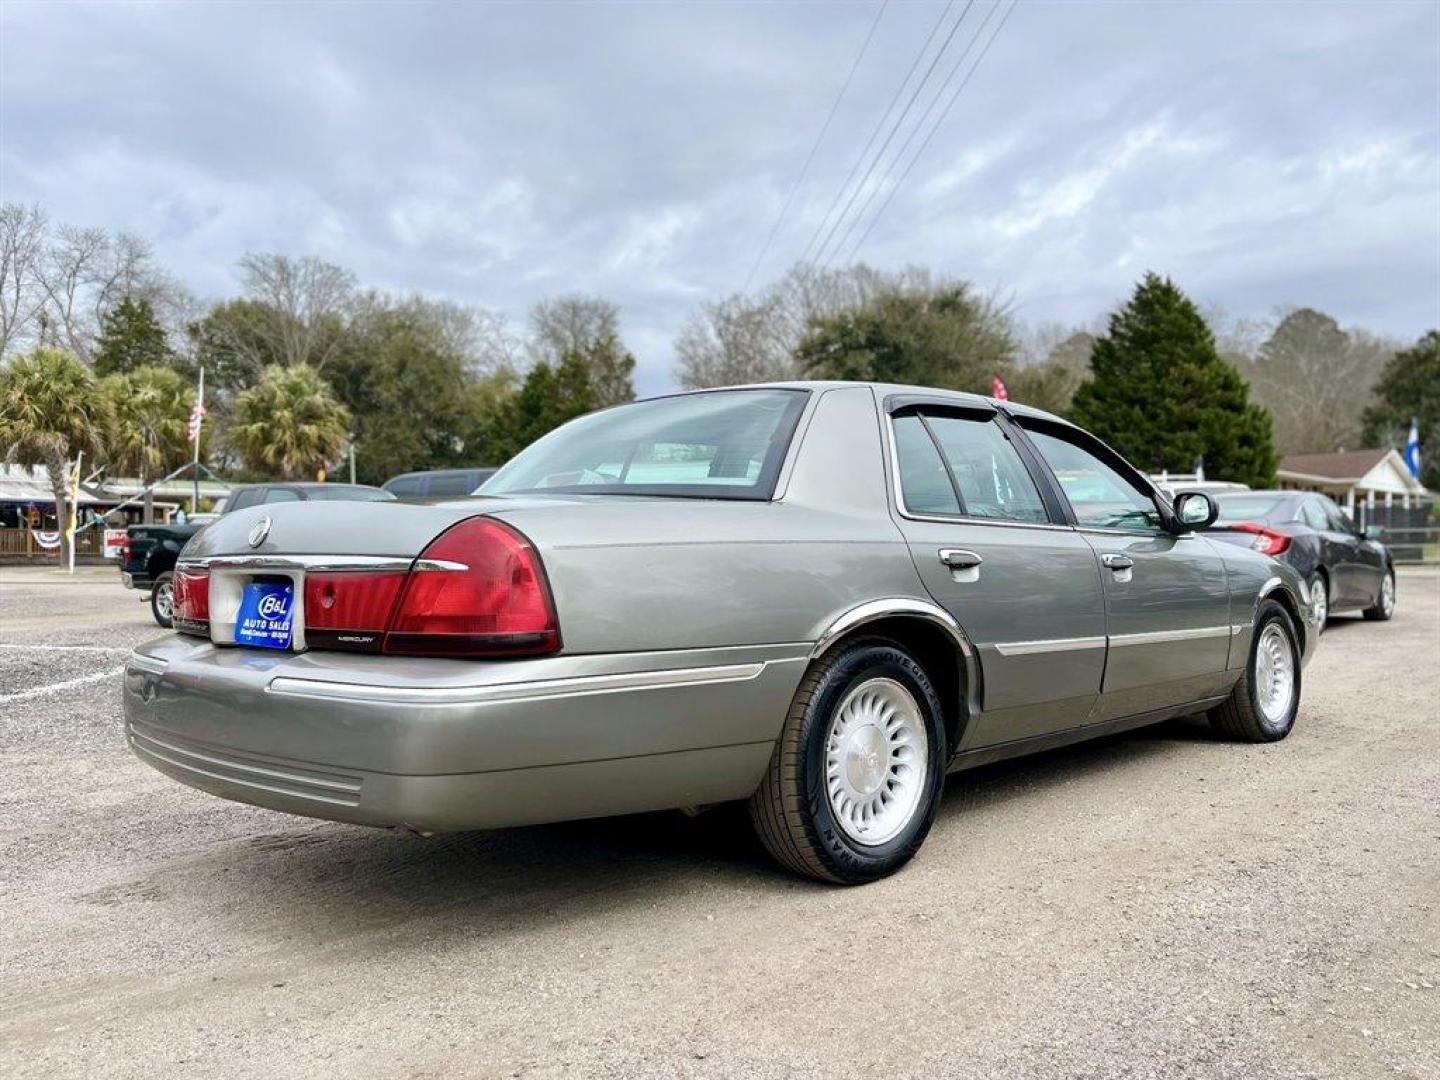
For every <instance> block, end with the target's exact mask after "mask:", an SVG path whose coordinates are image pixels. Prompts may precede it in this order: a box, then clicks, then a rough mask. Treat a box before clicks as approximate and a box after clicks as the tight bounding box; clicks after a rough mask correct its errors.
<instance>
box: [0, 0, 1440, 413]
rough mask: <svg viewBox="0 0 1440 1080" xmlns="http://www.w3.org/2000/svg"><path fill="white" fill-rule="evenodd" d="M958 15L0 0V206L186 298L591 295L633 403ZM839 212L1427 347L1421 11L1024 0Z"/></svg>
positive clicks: (1057, 288) (930, 247)
mask: <svg viewBox="0 0 1440 1080" xmlns="http://www.w3.org/2000/svg"><path fill="white" fill-rule="evenodd" d="M965 7H966V5H965V3H964V0H957V2H956V3H955V4H954V5H953V6H952V7H951V8H950V9H949V11H948V13H947V12H946V5H945V4H944V3H943V2H936V3H931V2H925V3H918V2H914V3H904V2H901V0H892V2H891V3H889V4H888V6H886V7H885V9H884V11H883V13H881V14H880V18H879V21H878V23H877V22H876V16H877V13H879V12H880V4H879V3H878V2H871V0H867V2H863V3H687V4H678V3H676V4H661V3H594V4H579V3H557V4H539V3H533V4H484V5H482V4H468V5H465V4H458V3H456V4H435V5H428V4H415V3H383V2H372V3H323V4H322V3H290V4H286V3H266V4H244V3H221V2H213V3H203V4H179V3H162V4H145V5H136V6H131V5H127V4H121V3H104V4H80V3H63V2H58V3H56V2H52V3H43V4H37V3H31V2H26V0H0V92H3V96H0V121H3V130H0V197H3V199H5V200H19V201H22V202H38V203H40V204H41V205H42V206H44V207H45V208H46V210H47V211H48V212H49V213H50V215H51V216H52V217H53V218H56V219H58V220H63V221H68V222H71V223H75V224H84V225H98V226H102V227H105V228H109V229H123V230H128V231H132V232H135V233H138V234H140V235H143V236H145V237H147V238H149V239H150V240H151V241H152V242H153V244H154V246H155V249H156V252H157V254H158V255H159V257H160V259H161V260H162V261H163V262H164V264H166V265H167V266H168V267H169V268H170V269H172V271H174V272H175V273H176V274H177V275H178V276H180V277H181V278H182V279H183V280H184V281H186V282H187V283H188V284H189V285H190V287H191V288H192V289H194V290H195V291H196V292H198V293H200V294H201V295H206V296H219V295H223V294H226V293H228V292H232V291H234V288H235V262H236V260H237V258H238V257H239V256H240V255H241V254H242V253H244V252H246V251H281V252H287V253H291V254H317V255H320V256H322V257H324V258H326V259H329V260H332V261H334V262H338V263H341V264H343V265H345V266H347V267H349V268H351V269H353V270H354V271H355V272H356V273H357V274H358V275H359V277H360V278H361V280H362V281H363V282H365V283H366V284H372V285H377V286H381V287H385V288H389V289H394V290H398V291H406V292H408V291H421V292H425V293H431V294H437V295H445V296H449V297H452V298H455V299H460V300H464V301H468V302H473V303H478V304H482V305H485V306H487V307H491V308H495V309H499V310H502V311H505V312H507V313H509V314H510V316H511V318H512V319H513V320H515V321H517V322H519V321H523V315H524V311H525V309H526V307H527V306H528V305H529V304H530V303H531V302H532V301H534V300H535V299H536V298H538V297H541V296H545V295H549V294H554V293H560V292H572V291H584V292H593V293H599V294H602V295H604V296H607V297H609V298H611V299H613V300H615V301H617V302H618V303H620V304H621V305H622V318H623V322H622V326H623V331H624V335H625V338H626V340H627V342H628V343H629V344H630V346H631V347H632V348H633V349H634V351H635V352H636V354H637V356H638V358H639V365H640V366H639V371H638V377H637V384H638V386H639V388H640V389H641V391H642V392H646V391H655V390H660V389H663V388H665V387H667V386H669V385H670V382H671V376H670V368H671V363H672V356H673V354H672V346H671V342H672V340H673V338H674V335H675V333H676V332H677V330H678V329H679V327H680V325H681V324H682V323H683V321H684V319H685V317H686V315H687V313H688V312H690V311H691V310H693V309H694V307H695V306H696V305H697V304H699V303H701V302H703V301H704V300H707V299H712V298H718V297H720V296H723V295H725V294H727V293H731V292H734V291H736V290H739V289H741V288H743V287H744V285H745V283H746V280H747V278H749V277H750V275H751V271H752V267H753V266H754V265H755V262H756V259H757V257H758V256H759V255H760V253H761V250H762V248H763V246H764V244H765V240H766V237H767V235H768V234H769V233H770V231H771V228H772V226H774V225H775V223H776V221H777V220H779V222H780V227H779V229H778V232H777V233H776V236H775V239H774V243H773V244H772V245H771V247H770V249H769V251H768V254H767V255H766V257H765V259H764V261H763V262H762V264H761V265H760V268H759V272H758V273H757V274H755V276H754V279H753V280H754V283H755V284H757V285H758V284H761V283H763V282H764V281H766V280H769V279H771V278H774V277H776V276H778V275H779V274H780V273H781V272H783V270H784V269H785V267H786V266H787V265H789V264H790V263H791V262H793V261H794V260H796V259H798V258H799V257H800V256H801V255H802V254H803V253H804V252H805V251H806V248H807V245H809V244H810V243H811V242H812V240H814V239H815V238H816V237H817V235H818V236H823V235H824V233H822V232H821V231H820V230H821V227H822V223H823V220H824V215H825V214H826V212H827V210H828V209H829V208H830V207H831V205H832V204H833V203H834V200H835V197H836V192H837V190H839V189H840V186H841V183H842V181H843V180H844V179H845V177H846V175H847V173H848V172H849V171H850V170H851V167H852V165H853V164H854V162H855V161H856V160H857V158H859V156H860V154H861V151H862V148H863V147H864V146H865V145H866V140H867V139H868V138H869V137H870V135H871V133H872V132H873V131H876V130H877V125H881V120H882V117H883V116H884V115H885V111H886V109H887V107H888V106H889V105H890V104H891V101H892V99H894V98H895V95H896V93H897V89H898V88H899V87H900V86H901V83H902V80H903V79H904V77H905V75H906V73H907V72H908V71H909V70H910V69H911V66H912V64H915V63H916V58H917V55H918V56H919V57H920V60H919V66H918V69H917V70H916V73H915V77H914V78H913V79H912V80H911V82H910V83H909V88H910V89H907V90H905V91H904V92H903V93H901V95H900V98H899V103H898V104H897V106H896V108H895V109H894V110H892V112H891V113H890V121H891V122H893V121H894V120H895V118H896V116H897V115H898V114H899V113H900V112H901V109H902V107H903V106H904V104H905V103H906V102H907V101H908V100H909V97H910V93H911V92H912V89H913V87H914V86H915V85H916V84H917V83H918V82H919V77H920V75H921V74H922V73H923V72H925V71H926V70H927V69H928V68H929V66H930V64H931V59H932V57H934V56H935V55H936V54H937V52H939V48H940V45H941V44H942V43H943V42H944V41H945V40H946V39H947V37H948V38H949V42H950V44H949V48H948V49H947V50H946V51H945V52H944V53H943V54H942V55H941V56H940V59H939V60H938V61H937V62H935V65H934V71H933V74H932V75H931V78H930V81H929V82H927V83H925V84H924V86H923V88H922V90H921V91H920V93H919V94H918V96H917V97H916V98H915V104H914V106H913V108H912V109H911V111H910V113H909V114H908V116H907V117H906V119H905V121H904V123H902V124H901V125H900V126H899V128H898V129H897V131H896V134H895V136H894V137H893V139H892V140H891V143H890V146H889V150H888V151H887V154H886V156H885V157H884V158H882V159H881V160H880V163H879V165H878V166H877V168H876V169H875V170H874V172H873V174H872V177H871V184H872V185H874V184H875V183H876V182H877V181H880V180H881V179H883V178H884V177H886V175H887V172H888V174H889V178H890V185H891V186H893V185H894V183H895V181H896V180H898V179H899V177H900V175H901V173H902V172H904V170H905V169H906V167H907V165H908V163H909V161H910V159H911V158H912V157H913V156H914V155H915V153H916V151H917V150H918V149H919V147H920V145H921V144H922V142H923V141H924V140H925V138H926V137H927V135H928V134H929V132H930V128H931V125H932V124H933V123H934V122H935V120H936V119H938V118H939V117H940V116H941V115H942V112H943V107H944V103H945V101H947V100H949V97H950V94H951V93H953V92H954V90H955V88H956V87H957V86H959V84H960V81H961V80H962V79H963V78H964V77H965V72H966V71H967V70H969V66H970V61H972V60H973V59H974V58H975V57H976V56H977V55H979V53H980V49H981V48H982V47H983V45H984V43H985V41H986V40H988V38H989V36H990V34H991V32H992V31H993V30H994V29H995V28H996V27H997V26H999V25H1000V20H1001V18H1002V17H1003V15H1004V8H1001V9H1000V10H999V11H996V12H992V11H991V9H990V7H989V5H988V4H987V3H986V2H985V0H977V2H976V3H975V4H974V5H973V7H972V8H971V10H969V11H968V12H966V13H965V18H964V21H963V22H961V23H960V25H959V27H958V29H957V30H955V31H954V33H953V36H952V34H951V28H952V26H953V25H954V23H955V20H956V19H957V18H958V17H959V16H960V15H961V13H962V11H964V9H965ZM942 14H943V15H944V17H943V18H942ZM987 16H990V21H989V23H988V24H985V20H986V18H987ZM937 20H938V25H939V28H940V29H939V32H938V33H937V34H936V35H935V37H934V38H933V39H930V40H931V44H930V47H929V50H928V51H924V52H922V46H923V45H924V44H925V43H926V41H927V36H928V35H930V33H931V30H932V28H933V27H935V26H936V25H937ZM982 26H983V32H982V36H981V37H980V39H979V44H978V45H976V46H975V47H974V48H973V49H972V51H971V52H970V55H969V58H968V59H967V60H966V62H965V63H964V64H963V65H962V66H961V67H959V68H954V67H953V65H954V64H955V62H956V61H957V60H958V59H959V58H960V56H961V54H962V53H963V51H964V49H965V47H966V46H967V45H968V44H970V42H971V39H972V36H973V35H974V33H975V32H976V31H977V30H982ZM872 27H873V29H874V33H873V37H872V38H871V40H870V41H869V45H868V48H867V49H866V50H865V51H864V54H863V56H862V57H861V60H860V63H859V65H858V67H857V68H855V74H854V78H853V80H852V82H851V84H850V86H849V88H848V91H847V92H846V93H845V95H844V96H843V98H841V99H840V102H839V105H838V108H836V110H835V114H834V118H833V121H832V123H831V125H830V127H829V130H828V132H827V133H826V136H825V138H824V140H823V141H822V142H821V143H820V145H819V149H818V152H817V153H816V154H815V156H814V159H813V161H812V162H811V164H810V167H809V170H808V174H807V175H806V177H805V181H804V183H803V184H801V185H800V186H799V188H798V190H797V193H796V195H795V197H794V199H793V201H792V202H791V203H790V205H789V208H788V211H787V212H786V213H785V214H784V215H783V217H782V216H781V210H782V207H783V206H785V202H786V197H787V195H788V194H789V192H790V190H791V188H792V185H794V184H795V182H796V179H797V176H798V175H799V174H800V172H801V168H802V165H803V164H804V162H805V160H806V157H807V154H809V152H810V150H811V147H812V145H814V143H815V139H816V136H817V134H818V132H819V131H820V129H821V125H822V124H823V123H824V121H825V118H826V116H827V114H828V113H829V112H830V110H831V108H832V106H833V105H834V104H835V102H836V99H837V94H838V92H839V91H840V88H841V86H842V84H843V83H844V82H845V78H846V74H847V72H849V71H850V70H851V67H852V64H854V62H855V60H856V57H857V55H858V54H859V53H860V50H861V46H862V42H864V41H865V40H866V37H867V34H869V33H870V31H871V29H872ZM952 69H953V70H956V72H957V74H956V75H955V77H954V79H953V81H951V82H950V83H949V84H946V94H945V96H944V97H942V98H939V99H938V101H937V104H936V105H935V106H934V107H933V109H931V111H930V112H929V113H928V115H927V113H926V107H927V106H928V105H929V104H930V101H931V98H932V93H933V92H934V91H936V90H938V89H939V88H940V86H941V85H942V83H943V80H944V79H945V77H946V76H947V75H948V74H949V73H950V72H951V70H952ZM922 119H924V120H925V126H924V127H923V128H919V129H918V133H917V134H916V135H915V136H914V137H913V139H910V141H909V143H908V151H907V154H906V156H905V157H904V158H902V159H900V161H899V164H898V165H897V166H896V167H894V169H893V170H891V169H890V166H889V161H890V158H891V157H892V156H893V155H894V154H895V153H896V152H897V151H899V150H900V149H902V148H904V147H906V146H907V138H909V133H910V130H911V129H912V128H915V127H916V126H917V124H918V122H919V121H920V120H922ZM890 127H891V123H890V122H886V123H885V124H883V125H881V126H880V127H879V130H880V132H881V134H880V137H879V139H877V140H876V144H875V145H877V146H878V145H879V144H881V143H883V141H884V139H885V136H886V133H888V132H889V130H890ZM860 171H861V173H862V174H863V172H864V167H863V166H862V168H861V170H860ZM857 179H858V177H857ZM887 199H888V200H889V201H888V205H886V208H885V210H884V213H883V215H881V216H880V217H879V218H878V220H876V221H875V223H874V225H873V227H872V226H871V219H872V218H874V216H875V214H876V211H878V210H879V209H880V207H881V205H882V204H883V203H886V200H887ZM846 201H847V199H845V198H842V200H841V204H840V205H841V206H844V205H845V204H846ZM866 202H867V194H866V192H864V191H862V193H861V194H860V195H859V197H858V198H856V199H855V201H854V203H853V204H851V215H854V214H856V213H857V212H858V211H859V210H860V209H861V208H862V207H863V206H865V205H866ZM831 220H833V218H832V219H831ZM850 220H851V217H848V216H847V218H845V219H844V220H843V221H842V223H841V225H840V226H839V228H838V229H837V230H836V232H835V234H834V237H835V239H834V240H832V244H831V246H832V247H834V248H836V249H837V253H836V255H835V256H834V257H835V259H836V260H837V261H844V260H845V259H848V258H849V257H850V256H851V252H852V250H853V251H854V252H855V256H856V257H858V258H860V259H864V260H866V261H869V262H871V263H874V264H877V265H881V266H890V267H894V266H900V265H902V264H905V263H907V262H913V263H922V264H927V265H929V266H931V267H933V268H935V269H937V270H940V271H943V272H946V273H950V274H953V275H958V276H962V277H965V278H969V279H971V280H973V281H975V282H976V283H978V284H979V285H981V286H982V287H983V288H985V289H987V290H997V291H999V292H1001V293H1002V294H1003V295H1005V296H1008V297H1009V298H1011V300H1012V302H1013V304H1014V306H1015V309H1016V311H1017V313H1018V314H1019V315H1020V317H1021V318H1023V319H1025V320H1027V321H1031V322H1040V321H1046V320H1060V321H1066V322H1088V321H1090V320H1092V319H1094V318H1095V317H1096V316H1097V315H1099V314H1101V313H1103V312H1104V311H1106V310H1107V309H1108V308H1109V307H1110V306H1111V305H1113V303H1114V302H1115V301H1116V299H1117V298H1118V297H1121V296H1123V295H1124V294H1125V293H1126V292H1127V290H1128V289H1129V287H1130V285H1131V284H1132V283H1133V281H1134V280H1135V279H1136V278H1137V277H1138V276H1139V275H1140V274H1141V273H1142V272H1143V271H1145V270H1146V269H1155V270H1158V271H1161V272H1164V273H1167V274H1170V275H1171V276H1173V277H1175V278H1176V279H1177V280H1178V281H1179V282H1180V284H1181V285H1182V286H1183V287H1185V288H1187V289H1188V290H1189V291H1190V292H1191V293H1192V294H1193V295H1194V296H1196V297H1197V298H1198V299H1200V300H1202V301H1204V302H1206V303H1214V304H1220V305H1222V306H1223V307H1224V308H1225V309H1227V310H1228V311H1229V312H1231V313H1232V314H1235V315H1240V316H1264V315H1266V314H1268V313H1269V312H1270V311H1271V310H1272V309H1274V308H1275V307H1276V306H1277V305H1283V304H1308V305H1312V306H1316V307H1319V308H1321V309H1323V310H1326V311H1328V312H1330V313H1331V314H1333V315H1335V316H1336V317H1337V318H1338V319H1340V321H1341V322H1342V323H1344V324H1359V325H1363V326H1366V327H1369V328H1371V329H1373V330H1377V331H1383V332H1388V333H1393V334H1397V335H1403V336H1406V337H1411V336H1415V335H1417V334H1418V333H1420V332H1421V331H1422V330H1424V329H1425V328H1427V327H1429V326H1433V325H1436V324H1437V323H1440V4H1436V3H1434V2H1428V0H1424V2H1415V3H1384V2H1374V0H1367V2H1357V3H1329V4H1319V3H1288V2H1269V3H1180V2H1172V3H1161V2H1155V3H1103V4H1102V3H1096V4H1092V3H1081V2H1048V3H1047V2H1041V0H1022V2H1021V4H1020V6H1019V7H1018V9H1016V10H1015V11H1014V13H1013V15H1011V17H1010V18H1009V20H1008V21H1007V22H1005V23H1004V25H1003V28H1002V29H1001V30H1000V32H999V35H998V37H997V38H996V39H995V42H994V45H993V47H992V48H991V49H990V50H989V52H988V54H986V55H985V57H984V62H983V64H981V66H980V67H979V69H978V70H977V71H976V72H975V74H974V76H973V77H972V78H971V79H970V81H969V83H968V84H967V85H965V87H964V89H963V91H962V92H961V93H960V95H959V97H958V98H956V99H955V104H954V106H953V108H952V109H950V111H949V112H948V113H946V114H944V122H943V124H941V125H940V126H939V127H938V128H936V129H935V132H934V135H933V137H931V139H930V142H929V144H928V146H927V148H926V150H925V152H924V154H923V155H921V156H920V157H919V158H918V159H916V164H915V165H914V167H913V169H912V170H911V171H910V172H909V173H908V175H907V176H906V178H905V180H904V183H903V184H901V185H900V186H899V187H898V188H897V189H896V190H895V192H894V194H893V197H891V196H890V195H889V188H888V187H887V188H885V189H882V190H881V191H880V194H879V195H878V197H876V198H875V199H873V201H870V202H869V211H868V214H867V215H866V216H865V217H863V218H859V219H858V221H857V223H856V224H855V226H854V228H853V230H852V231H849V233H848V240H846V242H845V243H844V244H840V243H838V241H839V239H840V238H841V237H844V236H846V235H847V230H849V229H850ZM827 230H828V227H827ZM867 233H868V235H866V236H865V240H864V242H863V244H859V245H858V247H857V241H859V240H860V238H861V236H862V234H867Z"/></svg>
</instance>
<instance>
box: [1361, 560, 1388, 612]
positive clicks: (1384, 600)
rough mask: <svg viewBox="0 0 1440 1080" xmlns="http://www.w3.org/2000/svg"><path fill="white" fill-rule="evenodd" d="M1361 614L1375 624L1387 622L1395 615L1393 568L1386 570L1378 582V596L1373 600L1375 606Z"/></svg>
mask: <svg viewBox="0 0 1440 1080" xmlns="http://www.w3.org/2000/svg"><path fill="white" fill-rule="evenodd" d="M1361 614H1363V615H1364V616H1365V618H1367V619H1371V620H1373V621H1375V622H1389V621H1390V616H1392V615H1394V614H1395V569H1394V567H1389V568H1387V569H1386V571H1385V577H1384V578H1383V579H1381V581H1380V595H1379V596H1378V597H1376V599H1375V606H1374V607H1368V608H1366V609H1365V610H1364V611H1363V612H1361Z"/></svg>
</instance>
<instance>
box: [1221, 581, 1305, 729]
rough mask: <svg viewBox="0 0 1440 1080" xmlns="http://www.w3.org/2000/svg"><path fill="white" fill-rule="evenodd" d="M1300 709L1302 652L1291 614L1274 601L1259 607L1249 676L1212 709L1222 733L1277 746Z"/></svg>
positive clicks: (1293, 723)
mask: <svg viewBox="0 0 1440 1080" xmlns="http://www.w3.org/2000/svg"><path fill="white" fill-rule="evenodd" d="M1299 708H1300V647H1299V644H1298V639H1297V637H1296V634H1295V623H1294V622H1293V621H1292V620H1291V618H1290V613H1289V612H1287V611H1286V610H1285V609H1284V608H1283V607H1281V606H1280V605H1279V604H1277V603H1276V602H1275V601H1274V600H1266V601H1264V602H1263V603H1261V605H1260V611H1259V613H1258V615H1257V616H1256V618H1255V635H1254V638H1253V640H1252V641H1251V643H1250V658H1249V660H1248V661H1247V662H1246V664H1245V674H1244V675H1242V676H1241V677H1240V681H1239V682H1237V683H1236V684H1235V687H1234V689H1233V690H1231V691H1230V696H1229V698H1227V699H1226V700H1225V701H1224V702H1222V703H1221V704H1219V705H1217V706H1216V707H1215V708H1213V709H1211V710H1210V722H1211V723H1212V724H1213V725H1214V726H1215V727H1216V729H1217V730H1219V731H1221V732H1223V733H1224V734H1226V735H1228V736H1230V737H1231V738H1232V739H1240V740H1242V741H1244V742H1278V741H1279V740H1280V739H1283V738H1285V736H1286V735H1289V734H1290V729H1291V728H1293V727H1294V726H1295V714H1296V712H1297V711H1298V710H1299Z"/></svg>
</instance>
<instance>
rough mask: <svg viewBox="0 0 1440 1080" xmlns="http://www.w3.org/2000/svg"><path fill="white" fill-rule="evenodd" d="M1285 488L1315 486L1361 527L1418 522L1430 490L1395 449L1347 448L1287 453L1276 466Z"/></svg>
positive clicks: (1431, 497)
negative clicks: (1412, 472) (1309, 452)
mask: <svg viewBox="0 0 1440 1080" xmlns="http://www.w3.org/2000/svg"><path fill="white" fill-rule="evenodd" d="M1275 475H1276V478H1277V481H1278V486H1279V487H1281V488H1284V489H1285V490H1287V491H1318V492H1322V493H1323V494H1326V495H1329V496H1330V497H1331V498H1332V499H1334V500H1335V501H1336V502H1337V503H1339V504H1340V505H1341V506H1343V507H1345V509H1346V511H1347V512H1348V513H1349V514H1350V516H1351V518H1353V519H1354V520H1355V521H1356V522H1358V523H1359V524H1360V526H1361V527H1362V528H1363V527H1364V526H1366V525H1368V524H1370V523H1372V522H1377V519H1379V520H1378V523H1379V524H1384V525H1410V524H1415V525H1418V524H1421V523H1422V522H1423V520H1424V518H1425V516H1426V514H1427V513H1428V511H1429V508H1430V505H1431V504H1432V503H1434V501H1435V495H1434V493H1432V492H1430V491H1428V490H1427V489H1426V488H1425V485H1424V484H1422V483H1420V481H1419V480H1418V479H1416V478H1415V477H1414V476H1411V475H1410V469H1409V468H1408V467H1407V466H1406V464H1405V460H1404V459H1403V458H1402V457H1401V456H1400V452H1399V451H1398V450H1394V449H1391V448H1389V447H1377V448H1376V449H1373V450H1347V451H1343V452H1341V453H1335V454H1291V455H1290V456H1289V457H1287V458H1285V459H1284V460H1283V461H1282V462H1280V467H1279V468H1278V469H1277V470H1276V473H1275Z"/></svg>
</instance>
